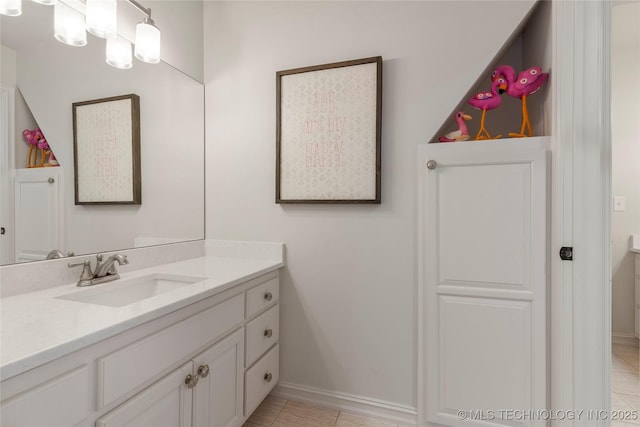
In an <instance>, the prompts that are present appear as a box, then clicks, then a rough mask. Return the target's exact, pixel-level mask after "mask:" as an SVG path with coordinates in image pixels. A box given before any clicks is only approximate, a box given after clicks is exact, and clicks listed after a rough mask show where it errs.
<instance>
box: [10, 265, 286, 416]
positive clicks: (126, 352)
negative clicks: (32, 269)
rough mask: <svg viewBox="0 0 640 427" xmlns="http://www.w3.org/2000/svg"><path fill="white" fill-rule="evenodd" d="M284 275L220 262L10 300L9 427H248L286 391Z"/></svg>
mask: <svg viewBox="0 0 640 427" xmlns="http://www.w3.org/2000/svg"><path fill="white" fill-rule="evenodd" d="M283 265H284V264H283V261H282V259H280V260H278V259H250V258H235V257H233V256H231V257H220V256H212V255H209V256H205V257H200V258H196V259H191V260H186V261H181V262H176V263H172V264H166V265H160V266H156V267H152V268H147V269H142V270H138V271H134V272H130V273H123V274H122V278H121V279H120V280H117V281H113V282H110V283H108V284H104V285H96V286H94V287H89V288H83V289H81V288H78V287H76V286H75V285H74V284H69V285H65V286H60V287H55V288H51V289H45V290H41V291H37V292H30V293H26V294H21V295H16V296H12V297H9V298H3V299H2V304H3V305H2V350H1V351H2V353H1V354H2V357H1V359H0V360H1V366H0V375H1V379H2V382H1V383H0V387H1V407H0V409H1V415H0V416H1V419H0V424H1V425H6V426H12V427H14V426H15V427H17V426H30V427H32V426H47V427H50V426H93V425H95V426H100V427H115V426H124V425H135V426H241V425H242V423H243V422H244V421H245V420H246V419H247V418H248V417H249V415H251V413H252V412H253V411H254V410H255V408H256V407H257V406H258V405H259V404H260V402H261V401H262V400H263V399H264V397H265V396H266V395H267V394H268V393H269V392H270V391H271V389H272V388H273V387H274V386H275V384H276V383H277V381H278V377H279V371H278V362H279V355H278V352H279V345H278V342H279V272H278V269H279V268H280V267H282V266H283ZM101 287H102V288H101ZM118 287H119V288H118ZM152 287H153V289H155V291H154V292H156V293H155V294H153V292H152V295H151V294H148V293H147V294H145V292H148V291H149V290H150V289H152ZM158 289H160V291H158ZM167 289H169V290H167ZM149 295H151V296H149Z"/></svg>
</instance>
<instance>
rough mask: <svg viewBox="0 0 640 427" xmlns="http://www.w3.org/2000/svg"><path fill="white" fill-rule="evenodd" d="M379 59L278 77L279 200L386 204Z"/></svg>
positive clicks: (289, 72) (286, 72)
mask: <svg viewBox="0 0 640 427" xmlns="http://www.w3.org/2000/svg"><path fill="white" fill-rule="evenodd" d="M381 123H382V57H380V56H375V57H371V58H364V59H358V60H352V61H343V62H336V63H331V64H324V65H317V66H312V67H304V68H296V69H291V70H284V71H278V72H276V203H282V204H284V203H368V204H380V203H381V195H380V192H381V153H380V148H381Z"/></svg>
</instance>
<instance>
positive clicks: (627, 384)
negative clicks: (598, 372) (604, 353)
mask: <svg viewBox="0 0 640 427" xmlns="http://www.w3.org/2000/svg"><path fill="white" fill-rule="evenodd" d="M612 350H613V354H612V355H611V410H612V411H633V410H635V411H636V412H635V413H637V414H638V413H640V361H639V360H638V354H639V353H640V351H639V350H638V347H634V346H631V345H622V344H614V345H613V349H612ZM639 425H640V419H637V420H627V421H625V422H620V421H615V422H612V423H611V427H628V426H635V427H637V426H639Z"/></svg>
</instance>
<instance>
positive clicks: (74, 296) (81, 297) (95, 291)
mask: <svg viewBox="0 0 640 427" xmlns="http://www.w3.org/2000/svg"><path fill="white" fill-rule="evenodd" d="M203 280H205V279H204V278H202V277H189V276H174V275H170V274H151V275H149V276H143V277H137V278H135V279H129V280H126V279H125V280H122V279H120V280H115V281H113V282H109V283H104V284H101V285H94V286H93V287H91V288H86V289H83V290H81V291H77V292H72V293H69V294H66V295H61V296H59V297H56V298H58V299H64V300H68V301H78V302H84V303H87V304H98V305H106V306H110V307H122V306H124V305H128V304H133V303H135V302H139V301H142V300H145V299H147V298H151V297H155V296H157V295H160V294H164V293H166V292H171V291H174V290H176V289H180V288H183V287H185V286H189V285H192V284H194V283H198V282H202V281H203Z"/></svg>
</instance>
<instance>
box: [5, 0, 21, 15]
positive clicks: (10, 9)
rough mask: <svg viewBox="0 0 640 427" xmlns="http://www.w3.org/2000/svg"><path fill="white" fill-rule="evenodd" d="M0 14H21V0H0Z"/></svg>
mask: <svg viewBox="0 0 640 427" xmlns="http://www.w3.org/2000/svg"><path fill="white" fill-rule="evenodd" d="M0 14H2V15H7V16H19V15H21V14H22V0H0Z"/></svg>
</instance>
